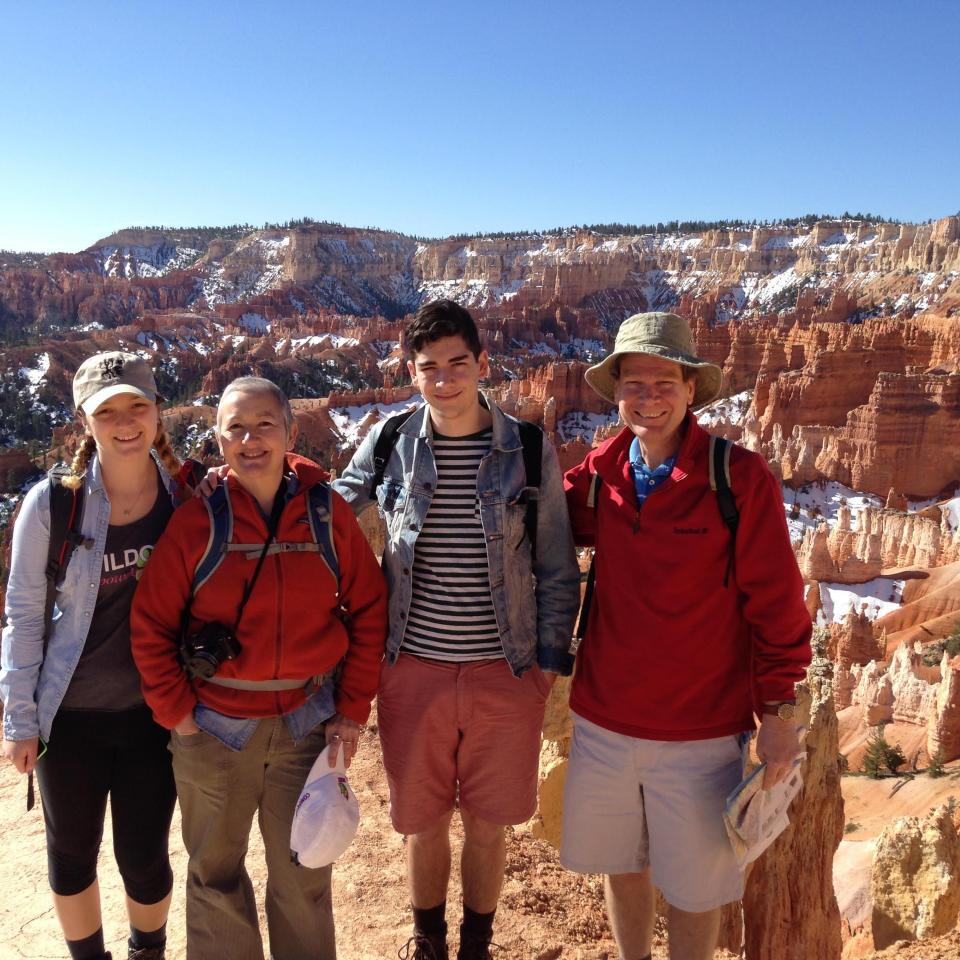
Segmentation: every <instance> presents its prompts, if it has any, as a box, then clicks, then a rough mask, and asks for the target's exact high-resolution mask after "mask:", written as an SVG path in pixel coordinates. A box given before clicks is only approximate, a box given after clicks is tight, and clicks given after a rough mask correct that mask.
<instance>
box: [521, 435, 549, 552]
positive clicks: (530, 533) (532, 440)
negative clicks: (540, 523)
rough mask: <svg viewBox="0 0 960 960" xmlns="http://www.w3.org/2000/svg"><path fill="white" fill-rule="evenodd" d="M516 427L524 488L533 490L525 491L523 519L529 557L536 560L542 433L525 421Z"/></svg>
mask: <svg viewBox="0 0 960 960" xmlns="http://www.w3.org/2000/svg"><path fill="white" fill-rule="evenodd" d="M517 426H518V427H519V428H520V443H521V445H522V446H523V470H524V474H525V476H526V480H525V486H527V487H532V488H533V490H528V491H527V515H526V517H525V519H524V525H525V526H526V528H527V539H528V540H529V541H530V553H531V556H532V557H533V559H534V560H536V558H537V509H538V500H539V497H540V474H541V469H542V468H541V465H542V463H543V431H542V430H541V429H540V428H539V427H538V426H536V424H533V423H530V422H528V421H527V420H520V421H519V422H518V424H517ZM534 490H535V491H536V492H534Z"/></svg>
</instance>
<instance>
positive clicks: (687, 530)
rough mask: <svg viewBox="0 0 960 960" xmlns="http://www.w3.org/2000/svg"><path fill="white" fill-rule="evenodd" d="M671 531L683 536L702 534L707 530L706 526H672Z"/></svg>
mask: <svg viewBox="0 0 960 960" xmlns="http://www.w3.org/2000/svg"><path fill="white" fill-rule="evenodd" d="M673 532H674V533H679V534H683V535H684V536H703V535H704V534H705V533H707V532H708V530H707V528H706V527H674V528H673Z"/></svg>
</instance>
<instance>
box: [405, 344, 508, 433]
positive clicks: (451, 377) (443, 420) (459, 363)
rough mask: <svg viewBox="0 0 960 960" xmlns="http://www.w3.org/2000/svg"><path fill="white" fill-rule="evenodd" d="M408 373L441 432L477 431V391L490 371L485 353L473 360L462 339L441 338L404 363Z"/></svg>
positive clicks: (478, 407)
mask: <svg viewBox="0 0 960 960" xmlns="http://www.w3.org/2000/svg"><path fill="white" fill-rule="evenodd" d="M407 370H408V371H409V373H410V379H411V380H413V382H414V384H415V385H416V387H417V388H418V389H419V391H420V393H421V394H423V399H424V400H426V401H427V403H428V404H429V406H430V416H431V418H432V420H433V423H434V426H435V427H436V428H437V430H438V431H439V432H440V433H447V434H450V435H454V436H456V435H459V434H460V432H461V427H462V428H463V429H467V431H468V432H472V429H479V427H474V426H473V423H474V421H476V420H478V419H479V418H480V417H481V414H482V412H483V407H481V406H480V400H479V394H478V392H477V391H478V387H479V384H480V380H481V379H482V378H483V377H486V376H487V375H488V374H489V372H490V368H489V362H488V359H487V351H486V350H481V351H480V356H479V357H475V356H474V355H473V351H471V349H470V347H468V346H467V342H466V341H465V340H464V339H463V337H461V336H455V337H441V338H440V339H439V340H434V341H433V342H432V343H425V344H424V345H423V346H422V347H421V348H420V349H419V350H418V351H417V352H416V354H415V355H414V358H413V359H412V360H408V361H407ZM468 428H469V429H468Z"/></svg>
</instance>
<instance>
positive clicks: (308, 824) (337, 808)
mask: <svg viewBox="0 0 960 960" xmlns="http://www.w3.org/2000/svg"><path fill="white" fill-rule="evenodd" d="M329 752H330V747H329V746H327V747H324V748H323V750H322V751H321V752H320V756H319V757H317V759H316V760H314V762H313V766H312V767H311V768H310V773H309V774H307V782H306V783H305V784H304V787H303V790H302V791H301V793H300V799H299V800H297V806H296V807H295V808H294V811H293V824H292V825H291V827H290V859H291V860H292V861H293V862H294V863H296V864H297V865H298V866H301V867H310V868H312V869H316V868H317V867H325V866H327V865H328V864H331V863H333V861H334V860H336V859H337V857H339V856H340V854H341V853H343V852H344V850H346V849H347V847H349V846H350V843H351V841H352V840H353V838H354V836H356V833H357V826H358V825H359V823H360V804H359V803H357V797H356V794H354V792H353V790H352V789H351V788H350V784H349V783H348V782H347V771H346V768H345V767H344V765H343V753H344V751H343V745H342V744H341V745H340V750H339V751H338V754H337V765H336V766H335V767H331V766H330V761H329V759H328V754H329Z"/></svg>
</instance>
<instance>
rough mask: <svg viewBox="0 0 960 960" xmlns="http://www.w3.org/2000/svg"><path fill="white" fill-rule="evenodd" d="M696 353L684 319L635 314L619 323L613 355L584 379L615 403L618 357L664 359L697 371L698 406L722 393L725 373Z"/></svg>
mask: <svg viewBox="0 0 960 960" xmlns="http://www.w3.org/2000/svg"><path fill="white" fill-rule="evenodd" d="M693 351H694V346H693V334H692V333H691V332H690V324H688V323H687V321H686V320H684V319H683V317H678V316H677V315H676V314H674V313H636V314H634V315H633V316H632V317H627V319H626V320H624V321H623V323H621V324H620V329H619V330H618V331H617V339H616V342H615V343H614V345H613V353H611V354H610V355H609V356H607V357H605V358H604V359H603V360H602V361H601V362H600V363H598V364H596V365H595V366H592V367H590V368H588V370H587V372H586V374H585V375H584V376H585V377H586V379H587V383H589V384H590V386H591V387H593V389H594V390H596V391H597V393H599V394H600V396H601V397H603V399H604V400H607V401H609V402H610V403H616V401H615V400H614V399H613V390H614V387H615V386H616V383H617V378H616V377H615V376H614V369H615V366H616V362H617V358H618V357H622V356H623V355H624V354H627V353H646V354H649V355H650V356H651V357H662V358H663V359H664V360H672V361H673V362H674V363H679V364H682V365H683V366H685V367H692V368H693V369H694V370H696V371H697V388H696V392H695V393H694V395H693V406H695V407H699V406H702V405H703V404H705V403H709V402H710V401H711V400H713V399H714V398H715V397H716V396H717V395H718V394H719V393H720V382H721V380H722V379H723V372H722V371H721V370H720V368H719V367H718V366H717V365H716V364H715V363H710V362H709V361H708V360H701V359H700V358H699V357H698V356H697V355H696V354H695V353H694V352H693Z"/></svg>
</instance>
